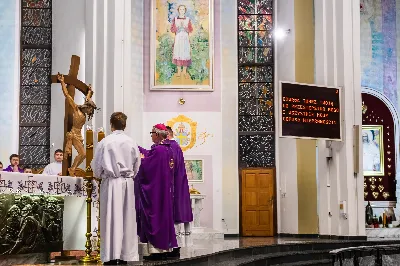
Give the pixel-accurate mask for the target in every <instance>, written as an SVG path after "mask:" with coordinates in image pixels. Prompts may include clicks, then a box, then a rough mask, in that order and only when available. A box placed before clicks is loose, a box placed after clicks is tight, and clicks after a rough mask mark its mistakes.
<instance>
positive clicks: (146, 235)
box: [135, 124, 178, 260]
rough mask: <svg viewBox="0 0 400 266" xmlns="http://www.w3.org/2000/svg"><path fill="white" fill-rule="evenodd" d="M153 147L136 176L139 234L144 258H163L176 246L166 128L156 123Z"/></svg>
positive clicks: (169, 149) (169, 146)
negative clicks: (145, 246)
mask: <svg viewBox="0 0 400 266" xmlns="http://www.w3.org/2000/svg"><path fill="white" fill-rule="evenodd" d="M151 136H152V140H153V142H154V143H155V144H156V145H153V146H152V148H151V150H150V151H147V152H146V153H145V154H144V153H143V150H141V153H142V154H143V155H145V156H144V158H142V163H141V166H140V169H139V173H138V175H137V177H136V181H137V182H136V188H135V190H136V191H135V193H137V194H138V196H139V201H138V205H139V206H137V207H138V208H137V212H138V215H139V217H138V221H139V225H138V235H139V238H140V241H141V242H142V243H147V250H145V252H144V253H147V254H146V256H144V257H143V258H144V259H148V260H157V259H165V258H166V257H167V254H168V253H169V252H171V251H172V250H173V248H176V247H177V246H178V244H177V241H176V235H175V228H174V217H173V204H172V203H173V179H174V159H173V151H172V149H171V145H170V141H169V140H168V139H166V137H167V129H166V127H165V126H164V125H162V124H158V125H156V126H154V127H153V130H152V132H151Z"/></svg>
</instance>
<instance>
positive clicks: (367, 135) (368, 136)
mask: <svg viewBox="0 0 400 266" xmlns="http://www.w3.org/2000/svg"><path fill="white" fill-rule="evenodd" d="M362 142H363V167H364V176H383V175H384V163H383V155H384V150H383V126H363V127H362Z"/></svg>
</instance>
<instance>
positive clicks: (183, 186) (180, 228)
mask: <svg viewBox="0 0 400 266" xmlns="http://www.w3.org/2000/svg"><path fill="white" fill-rule="evenodd" d="M167 130H168V139H169V140H170V142H171V148H172V151H173V152H174V163H175V164H174V202H173V206H174V222H175V232H176V235H177V238H178V244H179V246H183V245H184V244H183V241H182V240H183V239H185V238H184V237H185V236H187V235H190V233H191V229H190V223H191V222H192V221H193V212H192V203H191V200H190V193H189V181H188V178H187V175H186V168H185V158H184V157H183V152H182V149H181V147H180V146H179V144H178V142H176V141H175V140H174V132H173V131H172V128H171V127H168V126H167ZM170 256H171V257H178V256H180V250H179V248H178V249H174V252H173V253H172V254H171V255H170Z"/></svg>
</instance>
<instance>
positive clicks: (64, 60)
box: [50, 0, 90, 159]
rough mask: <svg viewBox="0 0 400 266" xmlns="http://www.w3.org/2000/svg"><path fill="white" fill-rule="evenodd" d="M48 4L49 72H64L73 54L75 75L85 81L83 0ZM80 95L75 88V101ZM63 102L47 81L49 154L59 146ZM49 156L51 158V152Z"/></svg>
mask: <svg viewBox="0 0 400 266" xmlns="http://www.w3.org/2000/svg"><path fill="white" fill-rule="evenodd" d="M52 5H53V29H52V34H53V44H52V74H56V73H58V72H60V73H61V74H65V75H67V74H68V72H69V67H70V64H71V56H72V55H77V56H79V57H80V60H81V61H80V67H79V73H78V79H80V80H82V81H84V82H85V81H86V79H85V59H86V58H85V2H84V1H81V0H70V1H63V0H54V1H53V4H52ZM71 14H73V16H71ZM86 82H87V81H86ZM88 83H90V82H88ZM83 97H84V96H83V95H82V94H81V93H80V92H79V91H76V93H75V102H77V103H78V104H80V103H83V101H84V100H83ZM64 103H65V97H64V95H63V93H62V90H61V85H60V84H53V85H51V119H50V125H51V126H50V143H51V144H54V146H52V148H51V150H50V155H52V154H53V152H54V151H55V150H56V149H60V148H61V149H63V140H64V110H65V109H64V108H65V104H64ZM74 154H75V153H73V155H74ZM51 159H53V158H52V156H51Z"/></svg>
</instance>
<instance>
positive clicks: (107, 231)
mask: <svg viewBox="0 0 400 266" xmlns="http://www.w3.org/2000/svg"><path fill="white" fill-rule="evenodd" d="M139 166H140V153H139V149H138V145H137V144H136V142H135V141H133V140H132V138H130V137H128V136H127V135H125V134H124V132H123V131H120V130H116V131H114V132H113V133H112V134H111V135H109V136H107V137H105V138H104V139H103V140H102V141H101V142H100V143H98V145H97V147H96V150H95V153H94V158H93V161H92V169H93V173H94V176H95V177H100V178H101V179H102V182H101V188H100V237H101V253H100V257H101V261H103V262H107V261H110V260H118V259H119V260H124V261H138V260H139V255H138V237H137V227H136V211H135V193H134V184H133V179H134V177H135V176H136V174H137V173H138V171H139Z"/></svg>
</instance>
